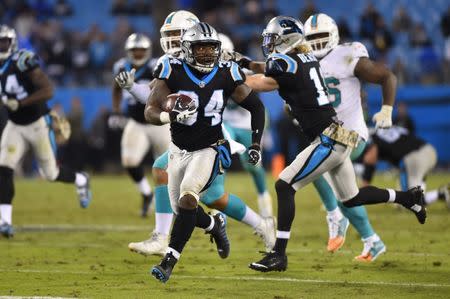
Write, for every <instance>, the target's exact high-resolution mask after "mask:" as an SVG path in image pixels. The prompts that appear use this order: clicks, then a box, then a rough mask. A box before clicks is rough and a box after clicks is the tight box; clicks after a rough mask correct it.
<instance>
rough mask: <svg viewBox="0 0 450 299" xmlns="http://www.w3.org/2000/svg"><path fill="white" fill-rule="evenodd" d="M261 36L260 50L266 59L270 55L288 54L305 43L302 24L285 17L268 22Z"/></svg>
mask: <svg viewBox="0 0 450 299" xmlns="http://www.w3.org/2000/svg"><path fill="white" fill-rule="evenodd" d="M262 36H263V45H262V48H263V53H264V56H266V57H267V56H268V55H270V54H272V53H281V54H286V53H289V52H291V51H292V50H294V49H295V48H297V47H298V46H300V45H301V44H302V43H303V42H304V41H305V37H304V29H303V24H302V23H301V22H300V21H299V20H297V19H295V18H292V17H286V16H278V17H275V18H273V19H272V20H270V21H269V23H268V24H267V26H266V28H265V29H264V31H263V34H262Z"/></svg>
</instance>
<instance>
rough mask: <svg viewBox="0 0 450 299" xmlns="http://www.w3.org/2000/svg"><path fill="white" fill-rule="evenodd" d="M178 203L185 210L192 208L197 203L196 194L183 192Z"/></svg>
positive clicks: (195, 206)
mask: <svg viewBox="0 0 450 299" xmlns="http://www.w3.org/2000/svg"><path fill="white" fill-rule="evenodd" d="M178 205H179V207H180V208H182V209H185V210H194V209H195V208H197V205H198V195H197V194H194V193H192V192H184V193H183V194H181V197H180V199H179V200H178Z"/></svg>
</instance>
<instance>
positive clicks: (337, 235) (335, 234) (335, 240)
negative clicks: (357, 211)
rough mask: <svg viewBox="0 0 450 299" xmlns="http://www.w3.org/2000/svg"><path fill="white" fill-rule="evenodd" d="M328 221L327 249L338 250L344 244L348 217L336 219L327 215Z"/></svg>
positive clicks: (330, 250)
mask: <svg viewBox="0 0 450 299" xmlns="http://www.w3.org/2000/svg"><path fill="white" fill-rule="evenodd" d="M327 223H328V233H329V238H328V245H327V250H328V251H329V252H336V251H338V250H339V249H340V248H341V247H342V246H343V245H344V242H345V235H346V234H347V229H348V226H349V221H348V219H347V218H346V217H342V218H341V219H340V220H336V219H333V217H330V216H327Z"/></svg>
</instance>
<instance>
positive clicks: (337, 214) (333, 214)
mask: <svg viewBox="0 0 450 299" xmlns="http://www.w3.org/2000/svg"><path fill="white" fill-rule="evenodd" d="M327 215H328V217H330V218H331V219H333V220H337V221H339V220H341V219H342V218H344V215H342V212H341V210H340V209H339V207H337V208H336V209H334V210H333V211H327Z"/></svg>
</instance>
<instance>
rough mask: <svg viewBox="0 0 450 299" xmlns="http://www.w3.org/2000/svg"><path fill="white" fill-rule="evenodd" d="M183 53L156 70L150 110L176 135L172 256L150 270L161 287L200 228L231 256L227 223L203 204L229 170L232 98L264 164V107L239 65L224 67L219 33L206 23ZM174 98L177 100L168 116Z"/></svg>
mask: <svg viewBox="0 0 450 299" xmlns="http://www.w3.org/2000/svg"><path fill="white" fill-rule="evenodd" d="M181 48H182V51H183V58H182V59H176V58H169V57H167V58H166V59H164V61H163V62H162V63H161V64H160V69H159V70H156V73H157V74H158V77H157V80H156V82H155V83H154V84H153V86H152V91H151V94H150V97H149V100H148V103H147V107H146V109H145V116H146V119H147V120H148V121H149V122H150V123H152V124H155V125H163V124H166V123H170V127H171V135H172V143H171V144H170V146H169V165H168V175H169V185H168V189H169V195H170V201H171V205H172V209H173V210H174V212H175V213H176V218H175V222H174V225H173V228H172V232H171V237H170V243H169V248H168V249H167V253H166V255H165V256H164V258H163V259H162V261H161V263H160V264H159V265H157V266H154V267H153V269H152V271H151V272H152V275H153V276H155V277H156V278H157V279H158V280H160V281H162V282H165V281H167V280H168V279H169V277H170V274H171V272H172V270H173V267H174V266H175V264H176V263H177V261H178V260H179V258H180V255H181V252H182V250H183V248H184V246H185V245H186V243H187V242H188V240H189V238H190V236H191V234H192V231H193V230H194V227H195V226H198V227H201V228H206V229H207V231H209V233H210V234H211V235H212V237H213V238H214V239H215V241H216V244H217V248H218V252H219V255H220V256H221V257H222V258H226V257H227V256H228V255H229V250H230V248H229V241H228V238H227V236H226V232H225V224H224V223H223V218H222V217H219V219H217V218H215V217H214V218H213V217H210V216H209V215H207V214H206V213H205V212H204V210H203V208H202V207H201V206H199V205H198V201H199V198H200V194H201V193H202V192H204V191H206V190H207V189H208V187H209V184H210V183H211V182H212V181H213V180H214V178H215V177H216V176H217V175H218V174H219V172H220V171H221V169H223V168H226V167H227V166H229V156H230V152H229V145H228V142H227V141H226V140H224V137H223V133H222V127H221V124H222V113H223V109H224V107H225V105H226V102H227V99H228V98H229V97H231V98H232V99H233V100H234V101H236V102H237V103H239V104H240V105H241V106H243V107H244V108H246V109H247V110H249V111H250V113H251V115H252V121H251V122H252V130H253V136H252V145H251V146H250V147H249V149H248V153H249V161H250V163H252V164H257V163H259V162H260V159H261V149H260V141H261V136H262V133H263V130H264V117H265V116H264V106H263V104H262V103H261V101H260V100H259V99H258V97H257V96H256V94H255V93H254V92H252V90H251V88H249V87H248V86H247V85H245V84H244V81H245V75H244V74H243V73H242V71H241V70H240V68H239V67H238V65H237V64H236V63H234V62H219V57H220V54H221V51H220V41H219V38H218V36H217V32H216V31H215V29H214V28H212V27H211V26H210V25H208V24H207V23H202V22H200V23H197V24H195V25H194V26H193V27H191V28H190V29H188V30H187V31H186V32H185V33H184V34H183V36H182V38H181ZM173 94H175V95H173ZM169 95H171V98H173V97H175V98H176V101H175V104H174V108H173V109H172V110H171V111H170V112H166V111H164V109H165V106H166V104H167V103H166V102H167V97H168V96H169ZM181 95H183V96H181ZM186 97H189V98H190V99H191V102H190V103H187V102H186ZM183 99H184V100H183ZM209 229H210V230H209Z"/></svg>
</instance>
